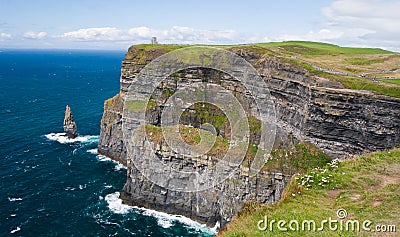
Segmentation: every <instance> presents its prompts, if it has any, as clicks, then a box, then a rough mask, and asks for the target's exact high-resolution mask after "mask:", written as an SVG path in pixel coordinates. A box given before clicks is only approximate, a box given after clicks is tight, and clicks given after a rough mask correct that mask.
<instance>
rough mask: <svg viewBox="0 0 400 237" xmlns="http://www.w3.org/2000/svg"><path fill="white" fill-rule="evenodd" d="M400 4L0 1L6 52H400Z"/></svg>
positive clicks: (373, 0)
mask: <svg viewBox="0 0 400 237" xmlns="http://www.w3.org/2000/svg"><path fill="white" fill-rule="evenodd" d="M398 9H400V0H398V1H393V0H320V1H313V0H303V1H300V0H291V1H289V0H281V1H276V0H275V1H269V0H264V1H257V0H255V1H252V0H247V1H232V0H231V1H225V0H220V1H217V0H214V1H209V0H205V1H204V0H203V1H173V0H171V1H158V0H153V1H144V0H142V1H134V0H130V1H128V0H125V1H123V0H114V1H105V0H100V1H94V0H80V1H74V0H69V1H64V0H58V1H54V0H52V1H51V0H35V1H27V0H25V1H23V0H0V48H92V49H126V48H127V47H129V46H130V45H131V44H136V43H148V42H149V41H150V38H151V36H157V38H158V40H159V41H160V42H161V43H185V44H189V43H197V44H232V43H251V42H265V41H283V40H313V41H323V42H330V43H336V44H340V45H346V46H368V47H382V48H387V49H391V50H396V51H400V44H399V40H398V39H400V30H399V29H400V14H398V12H397V11H398Z"/></svg>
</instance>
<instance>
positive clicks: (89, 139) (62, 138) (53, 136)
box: [44, 132, 100, 144]
mask: <svg viewBox="0 0 400 237" xmlns="http://www.w3.org/2000/svg"><path fill="white" fill-rule="evenodd" d="M44 136H45V137H46V138H47V139H49V140H52V141H57V142H59V143H61V144H66V143H75V142H81V143H95V142H99V139H100V136H99V135H85V136H77V137H76V138H73V139H71V138H68V137H67V136H66V133H63V132H61V133H49V134H46V135H44Z"/></svg>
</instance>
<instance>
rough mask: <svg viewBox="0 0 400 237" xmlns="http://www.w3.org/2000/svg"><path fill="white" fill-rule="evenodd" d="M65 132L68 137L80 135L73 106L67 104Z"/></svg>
mask: <svg viewBox="0 0 400 237" xmlns="http://www.w3.org/2000/svg"><path fill="white" fill-rule="evenodd" d="M64 132H65V133H66V136H67V137H68V138H71V139H73V138H76V137H77V136H78V130H77V127H76V123H75V120H74V116H73V115H72V111H71V108H70V107H69V106H68V105H67V107H66V108H65V112H64Z"/></svg>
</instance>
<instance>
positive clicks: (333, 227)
mask: <svg viewBox="0 0 400 237" xmlns="http://www.w3.org/2000/svg"><path fill="white" fill-rule="evenodd" d="M336 216H337V218H338V219H333V218H331V217H329V218H328V219H324V220H321V221H320V222H317V221H315V220H302V221H299V220H294V219H293V220H289V221H288V220H276V219H271V220H269V219H268V216H264V219H262V220H259V221H258V223H257V228H258V229H259V230H261V231H270V232H273V231H280V232H287V231H309V232H322V231H341V232H361V231H365V232H382V233H384V232H385V233H394V232H396V225H390V224H375V225H374V224H373V222H372V221H370V220H363V221H360V220H355V219H348V218H347V217H348V214H347V211H346V210H345V209H343V208H340V209H338V210H337V212H336Z"/></svg>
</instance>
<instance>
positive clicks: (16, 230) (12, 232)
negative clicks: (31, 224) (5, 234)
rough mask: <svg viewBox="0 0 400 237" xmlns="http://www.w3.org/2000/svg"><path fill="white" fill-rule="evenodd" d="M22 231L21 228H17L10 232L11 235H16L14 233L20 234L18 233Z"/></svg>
mask: <svg viewBox="0 0 400 237" xmlns="http://www.w3.org/2000/svg"><path fill="white" fill-rule="evenodd" d="M20 230H21V228H20V227H19V226H17V228H15V229H13V230H12V231H10V233H11V234H14V233H16V232H18V231H20Z"/></svg>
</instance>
